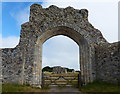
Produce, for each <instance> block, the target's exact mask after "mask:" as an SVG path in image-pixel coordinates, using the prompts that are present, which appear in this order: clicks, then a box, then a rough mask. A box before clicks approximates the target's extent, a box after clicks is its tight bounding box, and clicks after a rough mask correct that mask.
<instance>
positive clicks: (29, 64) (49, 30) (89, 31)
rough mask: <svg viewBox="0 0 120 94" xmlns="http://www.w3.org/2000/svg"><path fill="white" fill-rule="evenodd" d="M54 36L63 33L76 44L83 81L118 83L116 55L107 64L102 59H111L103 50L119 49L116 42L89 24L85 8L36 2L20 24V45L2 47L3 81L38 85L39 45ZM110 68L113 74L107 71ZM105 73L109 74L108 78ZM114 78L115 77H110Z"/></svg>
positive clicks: (39, 71) (39, 74)
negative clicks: (9, 47)
mask: <svg viewBox="0 0 120 94" xmlns="http://www.w3.org/2000/svg"><path fill="white" fill-rule="evenodd" d="M56 35H65V36H67V37H69V38H71V39H73V40H74V41H75V42H76V43H77V44H78V45H79V49H80V67H81V77H82V82H83V83H84V84H87V83H89V82H92V81H94V80H96V79H98V80H106V81H109V82H110V81H111V82H112V81H114V82H115V83H117V81H118V80H119V78H120V77H119V76H118V74H119V72H118V70H119V69H118V67H117V66H114V65H115V64H118V62H119V61H120V60H119V55H118V54H116V55H114V56H113V60H112V61H110V62H111V64H110V65H108V64H107V63H108V62H109V61H104V62H103V61H102V60H103V59H106V58H107V60H109V59H110V56H109V57H105V56H106V53H107V52H108V51H107V50H106V49H107V48H108V49H111V47H114V48H116V49H118V46H117V44H118V43H114V44H110V43H108V42H107V41H106V40H105V39H104V38H103V36H102V34H101V32H100V31H99V30H98V29H95V28H94V27H93V26H92V25H91V24H90V23H89V21H88V11H87V10H86V9H81V10H77V9H74V8H72V7H67V8H58V7H56V6H50V7H49V8H42V6H41V5H39V4H33V5H32V6H31V7H30V17H29V22H26V23H24V24H22V26H21V34H20V42H19V44H18V45H17V46H16V47H15V48H13V49H2V67H3V68H2V70H3V79H2V80H3V83H19V84H30V85H33V86H41V67H42V66H41V65H42V44H43V43H44V42H45V41H46V40H47V39H49V38H51V37H53V36H56ZM105 48H106V49H105ZM116 49H112V50H110V51H111V52H112V53H117V52H118V53H119V49H118V50H116ZM103 51H104V55H102V54H103ZM101 55H102V56H101ZM109 55H110V54H109ZM116 57H118V60H117V61H116V59H115V58H116ZM114 62H116V63H114ZM103 66H104V68H103ZM108 66H109V67H108ZM113 66H114V67H113ZM111 67H113V70H114V72H115V75H114V74H112V73H111V72H110V71H111ZM8 70H9V71H8ZM103 70H105V71H103ZM106 73H107V74H108V75H110V77H107V76H106ZM114 77H116V79H113V78H114Z"/></svg>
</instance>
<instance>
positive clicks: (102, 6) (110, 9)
mask: <svg viewBox="0 0 120 94" xmlns="http://www.w3.org/2000/svg"><path fill="white" fill-rule="evenodd" d="M55 1H56V0H47V1H46V2H45V3H43V4H42V6H43V7H49V6H50V5H56V6H58V7H61V8H65V7H68V6H72V7H74V8H76V9H82V8H86V9H88V11H89V21H90V23H92V25H93V26H95V28H97V29H99V30H100V31H101V32H102V34H103V36H104V37H105V38H106V40H107V41H108V42H116V41H118V2H117V1H116V2H115V1H113V0H111V1H112V2H109V1H108V2H97V1H96V2H90V1H87V0H85V2H69V3H68V2H67V1H69V0H67V1H66V2H64V0H62V1H60V2H57V1H56V2H55ZM86 1H87V2H86ZM104 1H106V0H104Z"/></svg>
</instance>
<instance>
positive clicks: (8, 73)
mask: <svg viewBox="0 0 120 94" xmlns="http://www.w3.org/2000/svg"><path fill="white" fill-rule="evenodd" d="M1 51H2V79H3V80H2V82H3V83H20V82H21V73H22V65H23V63H22V62H23V61H22V56H21V53H20V52H21V51H20V49H19V48H6V49H2V50H1Z"/></svg>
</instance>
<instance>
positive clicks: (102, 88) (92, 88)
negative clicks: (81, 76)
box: [80, 81, 120, 93]
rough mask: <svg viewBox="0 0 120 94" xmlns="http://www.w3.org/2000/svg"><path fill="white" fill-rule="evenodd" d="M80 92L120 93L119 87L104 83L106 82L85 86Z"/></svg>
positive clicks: (96, 82)
mask: <svg viewBox="0 0 120 94" xmlns="http://www.w3.org/2000/svg"><path fill="white" fill-rule="evenodd" d="M80 91H82V92H119V93H120V86H118V85H114V84H110V83H106V82H98V81H95V82H93V83H89V84H87V85H86V86H83V87H81V89H80Z"/></svg>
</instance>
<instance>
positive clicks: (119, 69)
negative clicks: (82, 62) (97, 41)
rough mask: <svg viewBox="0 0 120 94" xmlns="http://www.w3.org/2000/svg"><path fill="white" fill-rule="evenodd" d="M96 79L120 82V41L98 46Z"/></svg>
mask: <svg viewBox="0 0 120 94" xmlns="http://www.w3.org/2000/svg"><path fill="white" fill-rule="evenodd" d="M96 73H97V74H96V79H97V80H102V81H107V82H109V83H116V84H120V42H116V43H111V44H103V45H99V46H98V47H96Z"/></svg>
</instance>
